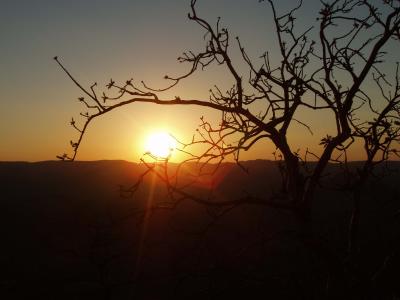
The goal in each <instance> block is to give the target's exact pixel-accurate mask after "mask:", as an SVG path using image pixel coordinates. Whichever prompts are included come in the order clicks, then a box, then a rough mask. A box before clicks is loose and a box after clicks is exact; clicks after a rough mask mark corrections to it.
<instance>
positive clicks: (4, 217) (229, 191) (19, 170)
mask: <svg viewBox="0 0 400 300" xmlns="http://www.w3.org/2000/svg"><path fill="white" fill-rule="evenodd" d="M358 164H359V163H357V162H355V163H352V165H351V167H357V165H358ZM243 166H244V167H245V168H246V169H247V170H248V172H247V173H246V172H244V171H243V170H242V169H241V168H239V167H237V166H236V165H235V164H233V163H226V164H222V165H221V166H220V168H219V170H218V171H217V172H216V173H215V174H214V175H213V176H212V177H204V178H202V179H201V180H199V181H198V183H197V184H196V185H195V187H194V188H193V190H192V191H194V192H196V193H198V194H199V195H200V194H204V195H207V193H209V191H207V188H209V187H213V189H214V191H213V195H215V196H216V197H218V199H234V198H237V197H240V196H241V195H246V194H252V195H257V196H259V197H267V196H268V195H270V194H271V193H276V192H279V189H280V185H279V183H280V177H279V170H278V168H277V165H276V163H275V162H272V161H265V160H255V161H247V162H243ZM175 167H176V166H173V165H172V169H174V168H175ZM209 167H210V168H211V166H209ZM310 167H312V164H311V165H310ZM389 167H390V169H391V170H392V171H390V172H386V174H387V175H386V176H385V177H383V178H381V177H377V178H372V179H371V181H370V182H369V183H368V186H367V187H366V189H365V191H364V195H363V198H364V199H365V200H363V203H362V210H361V211H362V215H361V225H360V233H361V241H360V254H359V256H360V259H359V261H360V265H359V268H360V272H366V273H368V272H369V273H371V272H372V270H375V269H377V268H378V267H379V266H380V265H381V264H382V262H383V261H384V259H385V257H386V256H387V254H388V253H393V258H392V260H391V261H389V262H388V264H389V265H390V264H392V269H393V270H395V267H396V268H397V267H400V265H396V263H398V261H397V260H396V259H399V258H398V257H399V253H400V250H399V251H398V250H396V249H397V248H396V247H398V245H399V241H400V226H399V225H400V224H399V223H400V220H399V217H398V215H399V211H400V186H399V182H400V173H399V171H400V163H399V162H391V163H390V164H389ZM195 169H196V167H195V166H189V167H188V169H186V170H184V174H188V175H187V176H189V174H190V173H193V172H194V170H195ZM144 171H145V167H144V166H143V165H139V164H135V163H130V162H126V161H94V162H79V161H78V162H73V163H65V162H58V161H45V162H37V163H26V162H0V199H1V200H0V222H1V226H0V236H1V245H2V246H1V248H0V266H1V270H2V271H1V272H0V298H1V299H25V298H26V297H29V298H37V297H39V298H41V299H133V298H137V299H167V298H172V299H178V298H182V299H183V298H185V299H187V298H188V297H190V298H191V299H200V298H202V299H204V298H205V299H213V298H225V297H228V296H230V297H234V296H243V297H250V298H253V297H256V295H258V294H259V293H261V295H264V296H265V297H267V296H268V295H275V298H274V299H300V296H299V293H300V292H299V290H301V293H302V297H303V296H304V299H322V298H318V297H317V296H315V295H322V293H323V288H324V287H323V286H322V281H321V280H322V278H325V277H326V276H328V275H327V273H326V272H327V271H326V270H327V268H328V267H327V265H326V262H324V261H323V260H322V259H320V258H318V256H316V254H315V253H313V252H310V251H309V249H308V248H307V246H306V243H304V240H303V239H302V238H300V237H299V236H298V235H297V233H295V232H296V230H298V228H297V226H298V225H297V223H296V219H295V216H294V215H292V214H291V213H290V212H287V211H280V210H274V209H271V208H268V207H264V206H257V205H244V206H239V207H237V208H233V209H231V210H229V211H226V212H224V211H222V210H219V209H210V208H206V207H204V206H202V205H199V204H196V203H193V202H190V201H184V202H183V203H181V204H179V205H178V206H177V207H176V208H175V209H158V210H154V211H152V212H151V213H149V214H144V213H143V209H144V208H145V207H147V205H148V203H149V201H150V200H149V197H150V196H149V195H154V198H153V200H151V201H153V203H161V202H163V201H165V198H166V190H165V189H163V187H162V185H161V184H160V183H159V182H156V183H155V187H154V190H153V192H151V180H150V179H149V180H146V181H145V182H144V184H143V186H142V188H141V189H140V190H139V192H138V193H137V194H136V195H135V196H134V197H132V198H124V197H121V196H120V192H119V188H120V186H124V187H128V186H129V185H131V184H133V183H134V182H135V181H136V180H137V178H138V177H139V176H140V174H142V173H143V172H144ZM185 172H186V173H185ZM380 172H383V169H381V170H378V173H380ZM329 173H330V174H331V175H329V176H328V177H327V179H326V182H327V183H329V184H330V185H331V186H335V183H340V181H341V180H342V177H341V175H340V173H338V172H337V167H335V166H330V168H329ZM350 210H351V199H350V195H348V194H346V193H344V192H340V191H335V190H333V189H321V190H319V191H318V195H317V199H316V200H315V202H314V209H313V223H312V227H313V231H314V233H315V235H316V236H321V237H322V240H323V241H324V243H326V244H325V245H324V247H326V248H327V249H329V251H331V252H332V253H334V254H335V255H337V256H338V257H340V258H344V256H345V249H346V237H347V228H348V222H349V218H350ZM218 216H220V217H218ZM397 251H398V252H397ZM392 269H390V268H389V269H388V270H389V271H385V272H389V273H387V274H386V273H385V274H386V275H385V276H386V277H384V278H386V279H385V283H384V284H383V285H382V286H384V287H385V288H382V287H381V286H379V287H377V291H378V292H377V293H378V294H379V295H380V296H382V295H383V294H382V293H383V292H382V291H383V290H385V291H386V290H387V291H392V290H393V286H396V285H397V284H398V285H397V286H400V282H399V281H398V280H399V279H398V278H400V275H399V276H398V277H395V276H394V275H393V274H399V273H393V272H395V271H393V270H392ZM398 269H399V268H398ZM385 270H386V269H385ZM390 270H392V271H390ZM390 272H392V273H390ZM388 278H389V279H388ZM396 280H397V281H396ZM392 281H393V282H392ZM334 284H336V285H337V286H341V282H340V280H339V281H338V282H334ZM300 287H301V288H300ZM252 293H253V294H252ZM335 293H337V299H339V298H340V299H345V296H343V295H341V294H340V293H341V290H340V288H337V291H336V292H335ZM252 295H253V296H252ZM311 295H314V296H311ZM383 296H384V295H383ZM383 296H382V297H383ZM250 298H249V299H250ZM376 299H378V298H376ZM381 299H385V298H384V297H383V298H381ZM388 299H389V298H388Z"/></svg>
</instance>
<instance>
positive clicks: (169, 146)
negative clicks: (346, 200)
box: [145, 132, 176, 159]
mask: <svg viewBox="0 0 400 300" xmlns="http://www.w3.org/2000/svg"><path fill="white" fill-rule="evenodd" d="M175 148H176V140H175V139H174V138H173V137H172V136H171V134H169V133H167V132H156V133H153V134H151V135H149V136H148V138H147V140H146V143H145V151H146V153H148V154H150V155H151V156H154V157H155V158H158V159H166V158H170V157H171V155H172V152H173V151H174V149H175Z"/></svg>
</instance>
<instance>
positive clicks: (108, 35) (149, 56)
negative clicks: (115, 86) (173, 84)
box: [0, 0, 357, 161]
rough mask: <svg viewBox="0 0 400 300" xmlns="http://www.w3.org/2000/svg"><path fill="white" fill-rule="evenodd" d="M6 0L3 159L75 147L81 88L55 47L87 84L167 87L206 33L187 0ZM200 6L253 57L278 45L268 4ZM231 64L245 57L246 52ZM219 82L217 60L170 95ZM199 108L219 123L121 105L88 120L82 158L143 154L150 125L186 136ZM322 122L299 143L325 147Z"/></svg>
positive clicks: (309, 4) (174, 110)
mask: <svg viewBox="0 0 400 300" xmlns="http://www.w3.org/2000/svg"><path fill="white" fill-rule="evenodd" d="M277 3H278V5H277V6H278V9H279V10H282V11H283V10H285V9H287V8H288V7H290V6H291V5H293V1H291V0H282V1H277ZM1 6H2V9H1V10H0V37H1V43H0V90H1V94H0V140H1V147H0V160H2V161H41V160H52V159H55V157H56V155H59V154H62V153H64V152H68V151H70V146H69V142H70V140H73V139H74V138H76V136H77V134H76V132H75V131H74V130H73V129H72V127H71V126H69V125H68V124H69V121H70V120H71V117H75V119H77V120H79V118H78V116H79V112H81V111H82V107H81V105H80V104H79V103H78V101H77V98H78V97H80V96H81V91H80V90H79V89H78V88H77V87H76V86H75V85H74V84H73V83H72V82H71V81H70V80H69V79H68V78H67V77H66V75H65V73H63V72H62V70H61V69H60V68H59V67H58V65H57V64H56V63H55V61H54V60H53V57H54V56H58V57H59V58H60V60H61V61H62V62H63V64H64V65H65V66H66V67H67V68H68V70H69V71H70V72H71V73H72V74H73V75H74V76H75V77H76V78H77V79H78V80H79V81H80V82H81V83H82V84H83V85H84V86H86V87H87V86H90V85H91V84H92V83H94V82H97V83H98V84H99V86H100V87H104V86H105V85H106V84H107V83H108V82H109V79H110V78H113V79H114V80H116V81H122V82H124V81H125V80H127V79H129V78H134V80H135V81H137V82H140V80H145V81H146V82H148V83H150V84H151V85H152V86H164V85H165V82H164V81H163V77H164V75H165V74H170V75H171V76H172V75H178V74H181V73H182V72H185V71H186V70H187V68H188V66H187V65H182V64H178V62H177V60H176V58H177V57H178V56H179V55H181V53H182V52H183V51H185V50H194V51H196V50H199V49H203V47H204V41H203V34H204V32H203V31H202V29H201V28H199V26H198V25H196V24H194V23H193V22H191V21H189V20H188V18H187V13H188V12H189V8H190V7H189V1H188V0H168V1H166V0H153V1H148V0H114V1H106V0H68V1H64V0H36V1H31V0H19V1H15V0H1ZM197 7H198V14H199V15H200V16H202V17H204V18H205V19H207V20H208V21H210V23H214V22H215V21H216V19H217V17H218V16H220V17H221V18H222V24H223V25H224V26H226V27H228V28H229V30H230V32H231V35H232V37H234V36H239V37H240V38H241V41H242V43H243V45H244V46H245V47H246V49H247V51H248V53H249V54H250V55H251V56H252V57H254V58H255V59H257V58H258V57H259V56H260V55H261V54H262V53H264V52H265V51H266V50H270V51H271V53H274V51H276V49H274V45H275V43H274V41H275V34H274V31H273V29H272V24H271V11H270V9H269V7H268V6H267V4H266V3H259V1H258V0H198V5H197ZM318 9H319V1H317V0H308V1H307V0H305V1H304V6H303V9H302V12H301V14H300V19H299V23H300V26H303V25H304V24H305V23H306V21H309V20H314V19H315V16H316V13H317V12H318ZM232 51H233V56H234V57H235V52H234V51H235V50H232ZM236 51H237V50H236ZM236 57H237V55H236ZM234 63H235V64H237V66H238V67H239V68H241V67H242V66H243V62H241V61H240V60H237V61H234ZM245 74H247V73H245ZM214 84H218V85H219V86H221V87H222V88H226V87H229V86H231V84H233V81H232V78H231V77H229V76H228V75H227V73H226V69H224V68H223V67H212V68H210V69H209V70H208V71H206V72H200V73H199V74H196V75H194V76H192V77H191V78H189V79H188V80H185V81H184V82H182V84H181V85H180V86H178V87H177V88H176V89H174V90H172V91H171V92H170V94H169V95H170V96H175V95H179V96H180V97H181V98H184V97H185V96H190V97H197V98H206V99H207V98H208V95H209V94H208V90H209V89H210V87H212V86H213V85H214ZM99 91H101V89H100V90H99ZM201 116H205V117H206V118H208V119H209V120H211V121H214V122H217V121H218V117H219V114H217V113H215V112H212V111H210V110H207V109H199V108H194V107H171V108H166V107H158V106H154V105H144V104H138V105H132V106H130V107H126V108H124V109H120V110H116V111H114V112H112V113H111V114H109V115H107V116H104V117H103V118H101V119H98V120H97V121H96V122H94V123H93V124H92V125H91V127H90V128H89V130H88V132H87V136H86V137H85V140H84V141H83V143H82V145H81V149H80V152H79V155H78V157H77V159H78V160H98V159H124V160H129V161H138V160H139V159H140V157H141V156H142V154H143V152H144V149H143V147H144V145H143V144H144V141H145V139H146V137H147V136H148V135H149V133H151V132H154V131H157V130H167V131H169V132H171V133H172V134H173V135H175V136H176V137H177V138H178V139H181V140H184V141H185V140H186V141H187V140H190V139H191V136H192V134H193V133H194V132H195V130H196V128H197V126H198V124H199V119H200V117H201ZM304 116H305V118H308V119H310V120H311V119H315V120H316V121H315V122H316V123H315V124H316V125H318V122H321V121H323V120H322V118H321V117H320V116H318V115H315V114H310V115H307V114H305V115H304ZM316 127H317V128H316V130H315V132H314V136H310V134H309V133H308V132H307V130H305V129H304V128H302V129H300V128H298V129H296V130H295V131H294V132H293V133H291V138H292V141H293V147H296V146H300V147H301V146H303V147H304V145H308V144H310V148H311V149H314V148H315V149H316V150H318V147H320V146H319V145H318V143H316V141H318V140H320V138H321V137H323V136H325V135H326V130H323V129H324V128H323V127H321V126H316ZM312 147H314V148H312ZM273 151H274V148H273V147H272V145H271V144H269V143H267V142H265V143H264V142H261V143H260V144H258V145H256V146H255V147H254V148H253V149H252V150H251V151H249V152H246V153H244V154H243V156H242V159H244V160H246V159H256V158H272V152H273ZM356 158H357V157H356Z"/></svg>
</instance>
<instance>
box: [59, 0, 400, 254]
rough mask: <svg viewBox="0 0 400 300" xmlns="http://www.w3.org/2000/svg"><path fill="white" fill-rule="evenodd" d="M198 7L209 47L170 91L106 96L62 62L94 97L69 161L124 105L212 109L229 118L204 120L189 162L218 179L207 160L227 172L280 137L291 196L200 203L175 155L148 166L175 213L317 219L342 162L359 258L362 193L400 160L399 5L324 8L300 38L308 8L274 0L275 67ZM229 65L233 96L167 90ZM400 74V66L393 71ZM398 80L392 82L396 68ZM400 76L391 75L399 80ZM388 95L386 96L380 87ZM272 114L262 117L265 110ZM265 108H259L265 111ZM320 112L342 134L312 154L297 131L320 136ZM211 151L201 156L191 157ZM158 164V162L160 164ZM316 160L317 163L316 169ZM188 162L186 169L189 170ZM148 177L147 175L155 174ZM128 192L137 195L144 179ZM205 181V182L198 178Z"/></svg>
mask: <svg viewBox="0 0 400 300" xmlns="http://www.w3.org/2000/svg"><path fill="white" fill-rule="evenodd" d="M196 2H197V1H196V0H191V3H190V13H189V14H188V17H189V19H190V20H192V21H194V22H195V23H197V24H198V25H199V26H201V27H202V28H203V29H204V32H205V35H204V37H205V47H204V50H203V51H201V52H198V53H194V52H192V51H187V52H184V53H183V55H182V56H180V57H179V58H178V60H179V62H181V63H187V64H188V65H189V66H190V67H189V71H188V72H186V73H185V74H183V75H178V76H169V75H166V76H165V79H166V81H167V82H168V83H169V85H168V86H167V87H165V88H152V87H150V86H149V85H147V84H146V83H144V82H143V81H142V82H140V83H139V84H137V83H135V82H134V81H133V80H132V79H130V80H127V81H126V82H125V83H122V84H118V83H116V82H115V81H113V80H112V79H111V80H110V82H109V83H108V84H107V85H106V87H107V90H106V91H104V92H100V93H99V92H97V84H96V83H95V84H93V85H92V86H90V88H85V87H83V86H82V85H81V84H80V83H79V82H78V81H77V80H76V79H75V78H74V77H73V76H72V75H71V73H70V72H69V71H68V70H67V69H66V68H65V67H64V65H63V64H62V63H61V61H60V60H59V59H58V58H57V57H55V60H56V61H57V63H58V64H59V65H60V66H61V68H62V69H63V70H64V71H65V73H66V74H67V75H68V76H69V77H70V78H71V80H72V81H73V82H74V83H75V84H76V85H77V86H78V87H79V88H80V89H81V91H82V92H83V93H84V96H83V97H80V98H79V101H81V102H82V103H83V105H84V106H85V107H86V109H87V111H86V112H82V113H81V116H82V117H83V118H84V123H83V125H82V126H78V125H77V123H76V122H75V120H74V119H72V120H71V125H72V126H73V127H74V128H75V129H76V130H77V131H78V132H79V137H78V139H77V140H76V141H71V146H72V154H71V155H68V154H64V155H62V156H59V158H60V159H62V160H74V159H75V158H76V156H77V154H78V150H79V147H80V145H81V142H82V140H83V138H84V135H85V133H86V131H87V128H88V126H89V124H91V123H92V122H93V121H94V120H95V119H97V118H98V117H101V116H102V115H104V114H107V113H110V112H111V111H113V110H114V109H116V108H119V107H122V106H127V105H132V104H133V103H136V102H143V103H151V104H157V105H179V106H182V105H192V106H200V107H208V108H211V109H213V110H216V111H219V112H220V113H221V119H220V121H219V123H218V124H216V125H214V124H211V123H210V122H208V121H207V120H205V119H204V118H202V119H201V123H200V128H199V131H198V134H197V135H196V136H195V137H194V138H193V140H191V141H189V142H188V143H184V142H180V146H181V147H180V151H183V152H185V153H186V154H187V155H188V157H189V158H188V159H187V160H185V162H183V163H187V162H191V161H196V162H200V163H203V165H202V166H201V167H199V170H198V171H199V173H198V174H203V173H205V172H206V173H207V172H211V173H212V172H214V169H213V168H211V167H210V166H209V165H207V163H211V162H213V163H216V166H218V165H219V164H220V163H221V162H222V161H223V160H224V159H225V158H226V157H228V156H230V155H232V156H233V157H234V159H235V160H236V161H237V163H238V164H239V165H240V153H241V152H242V151H246V150H249V149H251V148H252V147H253V146H254V145H255V144H256V143H257V142H259V141H261V140H270V141H272V143H273V144H274V146H275V147H276V153H275V154H276V158H277V160H278V161H279V163H280V170H281V175H282V189H281V192H279V193H275V194H274V195H273V196H272V197H270V198H268V199H260V198H257V197H254V196H252V195H246V196H245V197H240V198H239V199H229V200H219V199H215V198H214V197H212V196H210V195H207V196H206V197H200V196H199V195H194V194H191V193H189V192H188V191H187V190H186V189H185V188H186V187H188V186H190V182H187V180H186V181H185V182H181V181H180V180H179V174H180V173H179V172H181V168H180V167H179V166H178V167H177V168H175V169H174V170H173V171H171V169H170V168H169V165H168V158H166V159H161V160H162V161H161V162H160V159H158V158H156V163H153V162H149V160H146V159H143V163H144V164H145V165H146V166H147V167H148V173H146V174H150V173H153V174H155V176H157V177H158V178H159V179H160V180H161V181H163V182H164V183H165V184H166V185H167V188H168V193H169V196H170V199H169V201H167V202H168V203H167V204H165V203H164V204H163V205H167V206H169V207H174V206H175V205H176V204H177V203H179V202H180V201H183V200H185V199H191V200H194V201H197V202H199V203H202V204H205V205H208V206H210V207H218V208H220V209H222V213H223V212H224V211H226V210H229V209H230V208H231V207H232V206H234V205H240V204H244V203H247V204H248V203H250V204H259V205H266V206H271V207H274V208H279V209H285V210H290V211H292V212H294V213H295V214H296V215H297V216H298V217H299V219H301V220H304V221H305V223H307V222H308V220H309V218H310V210H311V204H312V201H313V199H314V195H315V192H316V189H317V188H318V187H319V186H320V185H321V184H322V179H323V176H324V174H325V172H326V170H327V167H328V165H329V164H330V163H337V164H339V165H340V166H343V169H344V170H347V174H349V175H350V176H349V177H348V178H349V181H347V182H346V184H347V187H348V188H349V190H350V191H352V193H353V201H354V205H353V213H352V218H351V221H350V222H349V224H350V225H349V239H348V243H349V253H352V252H354V243H355V240H356V239H357V226H358V222H359V214H360V201H361V196H360V193H361V190H362V187H363V186H364V185H365V183H366V182H367V180H368V178H369V177H370V175H371V174H372V172H373V170H374V168H375V166H376V165H378V164H380V163H382V162H385V161H388V160H389V159H391V158H393V157H395V156H397V157H399V150H398V148H396V147H398V143H399V141H400V77H399V76H400V75H399V64H398V63H396V65H394V66H389V65H385V59H386V58H387V57H388V55H389V54H390V55H391V58H392V57H393V56H394V55H395V53H389V54H388V53H387V52H386V51H387V47H388V46H389V45H390V44H391V43H398V42H399V39H400V2H399V1H398V0H383V1H372V0H334V1H320V2H321V10H320V11H319V15H318V16H317V19H316V20H317V21H316V24H312V25H311V26H310V27H309V28H307V29H305V30H304V31H303V32H298V30H297V28H298V27H297V25H296V14H297V13H298V11H299V9H301V7H302V1H300V2H299V3H298V5H297V6H296V7H294V8H293V9H291V10H289V11H288V12H286V13H278V11H277V9H276V6H275V4H274V2H273V1H272V0H267V1H260V2H267V4H268V5H269V7H270V9H271V10H272V17H273V22H274V24H275V32H276V37H277V43H278V44H277V46H278V49H279V54H280V60H278V61H272V60H271V59H270V55H269V52H265V54H263V55H262V57H261V59H260V60H254V59H252V58H251V57H250V56H249V55H248V53H247V52H246V50H245V48H244V47H243V45H242V43H241V41H240V39H239V38H236V39H232V38H231V36H230V32H229V30H228V29H227V28H224V27H222V26H221V24H220V19H218V20H217V22H216V24H214V25H213V24H211V23H209V22H208V21H206V20H205V19H203V18H202V17H200V16H199V15H198V14H197V11H196ZM232 41H233V42H234V43H236V46H237V47H239V50H240V53H241V58H242V59H243V61H244V62H245V63H246V65H247V67H248V70H246V73H244V74H242V72H241V70H239V69H238V68H237V67H236V66H235V63H234V61H233V58H232V57H231V55H230V52H229V51H228V50H230V48H231V47H232ZM214 64H218V65H224V66H226V70H227V73H228V74H229V75H230V76H231V78H232V79H233V85H232V87H231V88H230V89H229V90H228V91H227V92H222V91H221V89H220V88H219V87H218V86H214V87H213V88H212V89H210V97H209V98H208V99H182V98H180V97H175V98H173V99H167V98H164V97H163V92H165V91H168V90H170V89H172V88H173V87H175V86H177V85H178V84H181V82H182V81H183V80H184V79H186V78H188V77H190V76H191V75H192V74H194V73H195V72H198V71H199V70H204V69H206V68H207V67H209V66H210V65H214ZM390 68H392V69H390ZM389 69H390V72H392V73H393V76H387V75H386V74H385V72H384V70H385V71H386V70H389ZM389 77H390V78H389ZM372 89H374V90H377V91H379V92H380V97H376V96H375V95H373V94H372V93H371V90H372ZM260 105H261V107H264V110H263V111H262V112H260V111H259V110H257V109H258V108H259V107H260ZM255 107H257V109H255ZM300 109H302V110H304V109H306V110H313V111H319V112H320V113H321V114H325V113H326V114H330V115H333V116H334V118H333V122H334V124H333V126H334V128H335V132H334V133H333V134H328V133H327V135H326V136H325V137H323V138H322V139H321V142H320V151H310V150H309V149H308V148H307V147H306V146H305V149H303V152H302V153H301V154H300V152H299V151H298V150H297V149H292V147H291V146H290V145H291V143H290V140H289V139H288V130H289V129H290V128H291V127H292V126H293V124H294V123H297V124H300V125H302V126H304V127H305V128H306V129H307V130H309V131H311V132H312V131H313V128H312V126H311V125H310V123H309V122H308V121H307V120H304V119H302V118H301V113H298V112H299V110H300ZM357 143H362V144H363V150H364V155H365V160H364V161H363V162H362V164H361V165H360V166H359V167H358V168H357V170H353V169H349V168H348V158H347V154H348V152H349V151H351V149H352V148H353V147H355V145H356V144H357ZM198 144H201V145H203V146H205V148H203V149H205V150H203V151H202V152H201V153H194V152H192V151H191V149H192V148H191V147H192V146H196V145H198ZM153 158H154V157H153ZM310 160H312V161H314V163H313V164H312V166H310V164H308V162H309V161H310ZM183 163H182V164H183ZM146 174H144V176H145V175H146ZM142 180H143V178H142V177H141V178H140V180H139V182H138V183H137V184H135V185H133V186H132V187H131V188H130V189H127V190H125V192H128V193H134V192H135V191H136V190H137V188H138V186H139V185H140V182H141V181H142ZM194 180H195V179H194Z"/></svg>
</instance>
